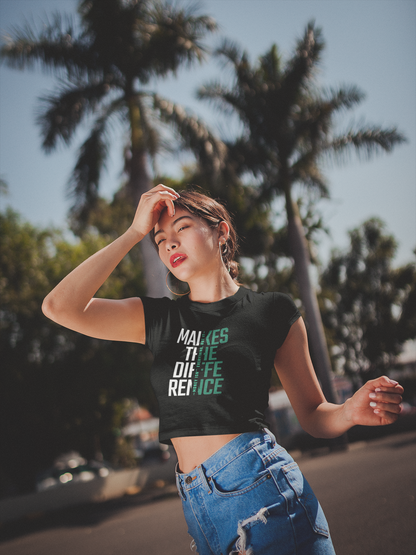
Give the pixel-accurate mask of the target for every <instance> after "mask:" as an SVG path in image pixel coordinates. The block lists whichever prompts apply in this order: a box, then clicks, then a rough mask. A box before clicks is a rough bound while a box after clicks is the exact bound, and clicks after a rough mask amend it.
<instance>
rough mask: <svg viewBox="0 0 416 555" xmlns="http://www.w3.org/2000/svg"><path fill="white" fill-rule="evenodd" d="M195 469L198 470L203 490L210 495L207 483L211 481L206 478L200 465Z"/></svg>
mask: <svg viewBox="0 0 416 555" xmlns="http://www.w3.org/2000/svg"><path fill="white" fill-rule="evenodd" d="M197 468H198V473H199V476H200V477H201V482H202V486H203V488H204V489H205V490H207V492H208V493H209V494H210V493H212V491H211V488H210V487H209V483H208V482H210V481H211V478H207V477H206V476H205V473H204V469H203V468H202V466H201V465H199V466H198V467H197Z"/></svg>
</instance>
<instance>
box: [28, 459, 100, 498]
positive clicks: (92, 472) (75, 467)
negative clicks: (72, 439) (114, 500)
mask: <svg viewBox="0 0 416 555" xmlns="http://www.w3.org/2000/svg"><path fill="white" fill-rule="evenodd" d="M110 472H111V467H110V465H108V464H107V463H104V462H100V461H95V460H92V461H87V459H84V457H81V455H80V454H79V453H76V452H74V451H73V452H71V453H66V454H64V455H61V456H60V457H58V458H57V459H56V460H55V461H54V463H53V466H52V467H51V468H49V469H48V470H46V471H45V472H42V473H41V474H40V475H39V476H38V478H37V480H36V491H45V490H47V489H50V488H56V487H59V486H63V485H65V484H68V483H71V482H89V481H90V480H94V479H95V478H98V477H101V478H105V477H106V476H108V475H109V474H110Z"/></svg>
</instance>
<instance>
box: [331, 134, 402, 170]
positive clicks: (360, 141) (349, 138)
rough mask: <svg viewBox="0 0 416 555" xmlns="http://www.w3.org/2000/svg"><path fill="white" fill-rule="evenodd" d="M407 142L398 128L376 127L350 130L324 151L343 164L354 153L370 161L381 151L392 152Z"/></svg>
mask: <svg viewBox="0 0 416 555" xmlns="http://www.w3.org/2000/svg"><path fill="white" fill-rule="evenodd" d="M405 142H407V138H406V137H405V135H403V134H402V133H400V132H399V131H398V130H397V128H396V127H391V128H389V129H383V128H381V127H379V126H376V125H374V126H368V127H361V128H360V129H349V130H348V131H347V132H345V133H342V134H341V135H338V136H335V137H333V139H332V140H331V141H329V142H328V143H327V145H326V146H325V147H324V148H323V149H322V150H323V153H325V154H329V155H330V156H331V157H333V158H335V160H336V161H337V162H340V163H343V162H346V161H347V160H349V158H350V156H351V154H352V153H353V152H354V153H355V154H356V155H357V156H358V157H359V158H360V159H363V160H370V159H371V158H372V157H373V156H374V155H376V154H378V153H379V152H380V151H384V152H391V151H392V150H393V148H394V147H395V146H396V145H399V144H402V143H405Z"/></svg>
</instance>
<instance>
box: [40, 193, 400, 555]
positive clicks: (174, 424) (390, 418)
mask: <svg viewBox="0 0 416 555" xmlns="http://www.w3.org/2000/svg"><path fill="white" fill-rule="evenodd" d="M149 233H151V235H152V238H153V240H154V242H155V244H156V247H157V249H158V252H159V256H160V258H161V260H162V262H163V263H164V264H165V266H166V267H167V268H168V270H169V271H170V272H172V274H174V275H175V277H176V278H178V279H179V280H182V281H184V282H187V283H188V285H189V294H188V295H187V296H183V297H182V298H180V299H179V300H178V301H172V300H170V299H168V298H163V299H151V298H147V297H143V298H130V299H123V300H108V299H98V298H94V295H95V293H96V291H97V290H98V289H99V287H100V286H101V285H102V284H103V283H104V281H105V280H106V279H107V278H108V276H109V275H110V274H111V272H112V271H113V270H114V268H115V267H116V266H117V264H118V263H119V262H120V261H121V260H122V258H123V257H124V256H125V255H126V254H127V253H128V252H129V250H130V249H131V248H132V247H133V246H134V245H135V244H137V243H138V242H140V241H141V240H142V239H143V238H144V237H145V236H146V235H147V234H149ZM235 249H236V235H235V232H234V229H233V227H232V224H231V221H230V217H229V215H228V213H227V212H226V210H225V209H224V207H223V206H222V205H220V204H218V203H217V202H215V201H213V200H212V199H209V198H208V197H206V196H204V195H200V194H198V193H195V192H184V193H182V196H180V195H179V194H178V193H177V192H176V191H174V190H173V189H171V188H169V187H165V186H164V185H158V186H157V187H155V188H153V189H152V190H151V191H149V192H147V193H145V194H144V195H143V196H142V198H141V200H140V203H139V206H138V208H137V211H136V215H135V217H134V220H133V223H132V225H131V227H130V228H129V229H128V230H127V231H126V232H125V233H124V234H123V235H122V236H120V237H119V238H118V239H116V240H115V241H114V242H113V243H111V244H110V245H108V246H107V247H105V248H104V249H102V250H101V251H99V252H97V253H96V254H94V255H93V256H91V257H90V258H89V259H87V260H86V261H85V262H83V263H82V264H81V265H80V266H79V267H78V268H76V269H75V270H73V271H72V272H71V273H70V274H69V275H68V276H67V277H65V278H64V279H63V280H62V282H61V283H59V284H58V285H57V287H56V288H55V289H54V290H53V291H52V292H51V293H50V294H49V295H48V296H47V297H46V299H45V301H44V304H43V311H44V313H45V314H46V316H48V317H49V318H51V319H52V320H54V321H56V322H58V323H59V324H61V325H63V326H66V327H68V328H70V329H73V330H76V331H78V332H80V333H83V334H86V335H89V336H92V337H97V338H100V339H107V340H115V341H117V340H118V341H132V342H137V343H142V344H146V345H147V346H148V347H149V348H150V349H151V351H152V352H153V355H154V365H153V369H152V375H151V380H152V385H153V388H154V390H155V393H156V395H157V398H158V401H159V406H160V441H162V442H164V443H172V444H173V446H174V448H175V451H176V453H177V457H178V465H177V474H176V478H177V486H178V491H179V494H180V497H181V499H182V504H183V509H184V514H185V518H186V520H187V523H188V529H189V533H190V535H191V536H192V538H193V540H194V542H193V543H194V546H196V549H197V551H198V553H199V554H200V555H209V554H210V555H211V554H218V555H219V554H222V555H228V554H232V553H240V554H246V555H250V554H262V555H272V554H273V555H274V554H276V553H279V554H280V555H284V554H287V555H289V554H294V553H296V554H298V555H300V554H304V555H306V554H308V555H310V554H321V555H322V554H333V553H334V551H333V547H332V543H331V539H330V536H329V531H328V526H327V523H326V520H325V517H324V515H323V513H322V509H321V507H320V505H319V503H318V502H317V500H316V498H315V496H314V494H313V493H312V491H311V489H310V487H309V485H308V484H307V482H306V481H305V480H304V478H303V476H302V474H301V473H300V471H299V469H298V467H297V465H296V463H295V462H294V461H293V459H292V458H291V457H290V456H289V455H288V454H287V452H286V451H285V450H284V449H283V448H282V447H280V446H279V445H277V444H276V441H275V438H274V437H273V435H272V434H271V433H270V432H269V431H268V430H267V423H266V422H265V420H264V411H265V409H266V407H267V395H268V387H269V380H270V368H271V367H272V365H273V364H274V366H275V368H276V371H277V373H278V375H279V378H280V381H281V383H282V385H283V387H284V388H285V390H286V392H287V394H288V396H289V399H290V401H291V403H292V405H293V408H294V410H295V412H296V415H297V417H298V419H299V421H300V423H301V425H302V426H303V428H304V429H305V430H306V431H307V432H308V433H310V434H312V435H313V436H316V437H326V438H332V437H337V436H339V435H341V434H343V433H344V432H346V431H347V430H348V429H349V428H350V427H351V426H354V425H356V424H362V425H383V424H389V423H391V422H394V421H395V420H396V419H397V417H398V414H399V413H400V410H401V409H400V402H401V394H402V392H403V388H402V387H401V386H400V385H399V384H398V383H397V382H394V381H392V380H390V379H389V378H387V377H381V378H378V379H376V380H371V381H369V382H368V383H366V384H365V385H364V386H363V387H362V388H361V389H360V390H359V391H357V392H356V393H355V395H354V396H353V397H352V398H351V399H348V400H347V401H346V402H345V403H344V404H342V405H333V404H330V403H327V402H326V400H325V398H324V396H323V394H322V391H321V389H320V386H319V383H318V381H317V379H316V376H315V372H314V370H313V367H312V363H311V360H310V357H309V352H308V345H307V338H306V331H305V325H304V323H303V320H302V318H301V317H300V314H299V312H298V310H297V308H296V306H295V305H294V303H293V302H292V301H291V300H290V299H289V297H287V296H286V295H283V294H280V293H264V294H263V293H262V294H258V293H254V292H252V291H250V290H248V289H245V288H244V287H240V286H239V284H238V283H237V282H236V280H235V278H236V276H237V265H236V263H235V262H234V261H233V256H234V252H235Z"/></svg>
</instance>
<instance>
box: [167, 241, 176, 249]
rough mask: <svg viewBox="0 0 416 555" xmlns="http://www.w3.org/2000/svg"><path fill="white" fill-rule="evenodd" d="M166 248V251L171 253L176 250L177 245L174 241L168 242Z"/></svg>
mask: <svg viewBox="0 0 416 555" xmlns="http://www.w3.org/2000/svg"><path fill="white" fill-rule="evenodd" d="M166 248H167V250H168V251H173V250H174V249H177V248H178V243H177V242H176V241H170V242H169V243H168V244H167V245H166Z"/></svg>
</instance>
